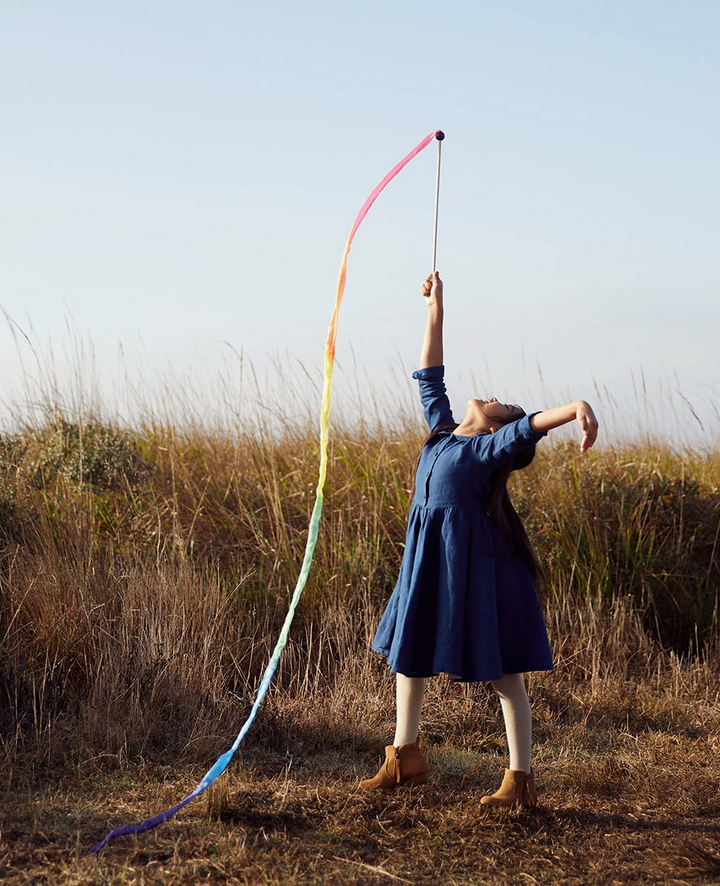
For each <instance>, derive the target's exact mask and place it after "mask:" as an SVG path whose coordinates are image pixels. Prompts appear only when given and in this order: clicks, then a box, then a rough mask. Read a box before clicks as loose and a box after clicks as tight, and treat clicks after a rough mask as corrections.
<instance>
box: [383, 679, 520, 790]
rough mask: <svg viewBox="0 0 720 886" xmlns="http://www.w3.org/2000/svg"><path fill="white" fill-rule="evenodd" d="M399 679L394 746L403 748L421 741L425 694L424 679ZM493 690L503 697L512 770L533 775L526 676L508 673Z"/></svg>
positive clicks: (503, 710)
mask: <svg viewBox="0 0 720 886" xmlns="http://www.w3.org/2000/svg"><path fill="white" fill-rule="evenodd" d="M396 677H397V687H396V692H397V721H396V727H395V738H394V739H393V745H394V746H395V747H399V746H400V745H404V744H413V743H414V742H416V741H417V737H418V729H419V727H420V712H421V710H422V703H423V697H424V695H425V680H424V678H423V677H406V676H405V675H404V674H396ZM492 685H493V689H494V690H495V691H496V692H497V694H498V695H499V697H500V705H501V707H502V712H503V719H504V720H505V733H506V735H507V742H508V750H509V752H510V766H509V768H510V769H515V770H519V769H523V770H524V771H525V772H527V773H528V774H529V773H530V748H531V744H532V716H531V713H530V702H529V701H528V697H527V692H526V691H525V681H524V680H523V677H522V674H505V676H504V677H503V678H502V679H501V680H493V681H492Z"/></svg>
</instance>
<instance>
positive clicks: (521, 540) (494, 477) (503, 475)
mask: <svg viewBox="0 0 720 886" xmlns="http://www.w3.org/2000/svg"><path fill="white" fill-rule="evenodd" d="M457 427H459V425H458V424H457V423H450V424H445V425H438V427H436V428H434V429H433V430H432V431H431V432H430V433H429V434H428V435H427V437H426V438H425V439H424V440H423V443H422V446H421V448H420V453H418V457H417V461H416V462H415V474H416V475H417V469H418V465H419V464H420V455H421V454H422V451H423V449H424V448H425V447H426V446H427V445H428V443H431V442H432V441H433V440H436V439H437V438H438V437H440V436H442V435H443V434H451V433H452V432H453V431H454V430H455V428H457ZM535 448H536V447H535V445H532V446H529V447H528V448H527V449H522V450H521V451H520V452H516V453H515V455H514V456H513V457H512V458H511V459H510V460H509V461H506V462H503V463H502V464H501V465H498V466H497V467H496V468H493V469H492V471H490V476H489V477H488V480H487V483H486V484H485V502H486V504H487V514H488V517H489V518H490V519H491V520H492V522H493V523H494V524H495V526H497V528H498V530H499V532H500V535H501V536H502V537H503V538H504V539H505V541H507V542H508V544H509V545H510V547H511V549H512V551H513V553H514V554H515V555H516V556H517V557H519V558H520V559H521V560H522V561H523V563H524V564H525V565H526V566H527V568H528V570H529V572H530V577H531V578H532V580H533V582H534V583H535V584H539V583H540V582H541V581H542V572H541V570H540V564H539V563H538V560H537V557H536V556H535V551H533V549H532V545H531V544H530V539H529V538H528V537H527V533H526V532H525V527H524V526H523V524H522V520H521V519H520V517H519V516H518V513H517V511H516V510H515V508H514V507H513V504H512V502H511V501H510V496H509V495H508V491H507V481H508V478H509V477H510V474H511V473H512V472H513V471H521V470H522V469H523V468H526V467H527V466H528V465H529V464H530V463H531V462H532V460H533V459H534V458H535Z"/></svg>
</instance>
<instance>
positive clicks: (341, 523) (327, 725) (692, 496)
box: [0, 397, 720, 766]
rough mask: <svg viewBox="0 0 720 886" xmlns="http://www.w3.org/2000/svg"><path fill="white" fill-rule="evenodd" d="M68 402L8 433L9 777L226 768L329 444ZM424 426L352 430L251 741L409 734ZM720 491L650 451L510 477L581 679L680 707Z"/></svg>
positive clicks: (700, 641) (548, 447)
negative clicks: (95, 761) (393, 617)
mask: <svg viewBox="0 0 720 886" xmlns="http://www.w3.org/2000/svg"><path fill="white" fill-rule="evenodd" d="M58 402H59V400H58V399H55V400H53V399H52V397H51V398H50V400H48V403H47V404H46V405H45V407H44V408H43V409H42V410H41V411H40V414H39V417H37V414H36V417H35V418H34V419H32V420H27V421H25V422H24V423H21V424H20V426H18V427H17V428H16V429H15V430H14V431H12V432H9V431H8V432H6V433H4V434H3V435H2V436H0V590H1V598H0V681H1V687H2V688H1V691H2V701H1V703H0V741H2V749H3V752H4V762H5V764H6V765H10V766H12V764H13V761H14V760H16V759H17V758H18V756H19V755H20V756H24V758H26V759H32V760H34V761H37V762H41V761H43V760H45V761H52V760H54V759H56V757H57V756H58V755H60V756H65V757H66V756H67V755H68V754H70V755H72V754H74V753H77V754H80V755H82V754H88V753H90V754H93V753H97V754H99V753H110V754H114V755H126V756H127V755H144V756H148V755H152V754H153V753H154V752H156V751H157V750H158V749H165V750H169V751H172V752H173V753H175V754H184V755H185V756H187V757H190V758H194V757H195V756H197V757H199V758H201V759H203V760H207V759H208V757H209V756H211V755H212V752H213V751H214V750H219V749H221V748H222V749H224V748H225V747H226V746H227V743H228V739H229V738H230V737H231V736H232V734H233V731H234V727H235V726H236V725H237V723H238V722H241V720H242V719H243V718H244V716H245V714H246V713H247V710H248V708H249V704H250V702H251V700H252V696H253V693H254V690H255V687H256V685H257V683H258V680H259V677H260V674H261V673H262V670H263V668H264V667H265V665H266V663H267V660H268V657H269V654H270V650H271V649H272V646H273V644H274V642H275V639H276V636H277V631H278V628H279V625H280V624H281V622H282V619H283V618H284V615H285V611H286V605H287V601H288V599H289V594H290V592H291V590H292V588H293V586H294V583H295V580H296V574H297V569H298V564H299V563H300V561H301V559H302V553H303V549H304V545H305V538H306V530H307V525H308V520H309V516H310V511H311V509H312V505H313V500H314V489H315V484H316V471H317V463H318V440H317V434H316V432H315V429H314V427H313V425H312V423H311V422H309V421H307V420H305V419H300V420H298V421H296V422H294V423H293V422H291V421H285V422H282V421H281V422H279V423H278V422H275V423H273V424H272V427H270V426H269V425H265V424H263V423H262V422H254V423H252V424H251V425H250V426H249V427H248V426H247V424H246V425H245V426H244V427H242V428H240V429H238V430H236V431H234V432H231V431H227V430H226V431H211V430H208V429H207V428H204V427H202V425H201V424H199V423H197V424H193V423H192V422H190V423H188V424H186V425H185V426H183V427H180V426H178V425H177V424H175V423H174V422H173V421H172V420H167V419H166V420H163V419H162V418H159V417H158V416H157V414H155V413H151V414H150V416H149V417H148V418H146V419H145V420H141V421H139V422H138V424H137V427H135V428H134V429H128V428H127V427H123V426H121V425H120V424H119V423H118V422H113V421H108V420H101V419H99V418H98V417H97V412H96V411H93V410H92V409H85V410H83V409H80V410H70V409H67V408H62V407H61V406H59V405H57V404H58ZM423 433H424V431H423V428H422V426H421V425H420V423H419V422H418V421H417V420H416V419H415V418H413V417H410V416H408V415H402V414H400V415H398V414H395V415H394V416H393V417H392V418H391V419H387V418H385V419H383V420H376V421H374V422H372V423H362V422H359V423H356V424H354V425H352V424H347V425H346V426H345V427H341V428H340V429H337V428H336V429H335V430H334V432H333V434H332V438H331V446H330V467H329V473H328V482H327V486H326V504H325V510H324V514H323V522H322V530H321V534H320V540H319V543H318V546H317V550H316V555H315V560H314V563H313V567H312V570H311V574H310V578H309V581H308V585H307V589H306V591H305V595H304V598H303V600H302V603H301V607H300V610H299V612H298V616H297V619H296V624H295V625H294V627H293V631H292V640H291V642H290V644H289V646H288V649H287V651H286V654H285V657H284V658H283V661H282V665H281V668H280V671H279V673H278V677H277V680H276V684H275V688H274V690H273V692H272V693H271V695H270V697H269V699H268V703H267V705H266V707H265V709H264V710H263V713H262V714H261V716H260V717H259V719H258V722H257V725H256V727H255V730H254V739H251V740H264V739H265V738H268V737H269V736H272V737H273V740H275V741H280V742H282V741H283V740H284V739H283V737H284V736H285V737H288V736H290V735H292V736H293V737H294V740H296V741H297V740H301V741H303V742H305V743H309V744H313V743H320V742H322V743H324V744H327V743H328V742H330V743H336V744H337V745H338V746H340V745H342V744H343V743H350V744H354V745H355V744H357V743H360V744H362V745H366V744H371V743H372V742H373V741H374V740H375V737H376V736H377V734H378V731H379V730H381V729H385V728H386V727H387V729H388V730H389V725H388V724H389V722H390V719H391V714H392V711H391V707H392V706H391V703H390V695H389V694H388V693H389V692H390V691H391V690H390V688H389V686H390V684H389V682H388V681H386V680H384V679H383V673H384V666H383V665H382V664H381V663H380V662H379V661H378V660H377V659H376V657H374V656H373V654H372V653H371V652H370V650H369V646H370V641H371V637H372V634H373V631H374V626H375V624H376V622H377V620H378V618H379V614H380V612H381V609H382V606H383V603H384V601H385V600H386V598H387V596H388V594H389V592H390V591H391V589H392V586H393V583H394V579H395V576H396V573H397V569H398V566H399V563H400V558H401V554H402V545H403V540H404V530H405V518H406V514H407V510H408V507H409V501H410V497H411V492H412V483H413V464H414V459H415V456H416V453H417V450H418V447H419V445H420V442H421V439H422V437H423ZM719 490H720V451H713V452H704V453H700V452H693V451H691V450H688V451H683V452H677V451H673V450H672V449H670V447H669V446H666V445H664V444H661V443H652V442H647V443H645V444H634V445H630V444H628V445H622V446H619V447H617V448H613V447H607V446H605V447H601V448H599V449H597V450H594V451H592V452H591V453H589V454H588V455H586V456H580V454H579V453H578V452H577V449H576V446H575V445H574V444H572V445H571V444H570V443H560V444H557V445H555V446H553V445H552V444H550V443H546V444H543V447H542V448H541V451H540V452H539V455H538V457H537V459H536V461H535V463H534V464H533V465H532V466H531V468H530V469H529V470H527V471H524V472H521V473H520V474H519V475H517V476H516V477H515V478H514V480H513V498H514V501H515V504H516V507H517V508H518V510H519V512H520V514H521V516H522V517H523V519H524V521H525V523H526V526H527V528H528V532H529V535H530V537H531V540H532V542H533V543H534V545H535V548H536V550H537V553H538V555H539V559H540V560H541V562H542V563H543V564H544V567H545V573H546V582H545V588H544V591H543V597H544V603H545V608H546V612H547V619H548V625H549V630H550V633H551V637H552V642H553V646H554V649H555V653H556V656H557V658H558V661H560V662H562V664H563V667H564V668H565V669H566V673H570V674H575V675H576V677H577V679H578V680H584V681H587V680H590V681H592V680H594V679H599V678H600V677H602V678H603V679H605V678H607V676H608V675H612V674H615V675H617V677H618V678H619V679H623V680H627V679H629V678H632V679H634V680H639V681H641V682H642V681H643V680H646V681H650V682H652V681H657V680H666V679H670V680H671V679H675V680H676V681H679V682H678V683H677V685H678V692H683V691H685V689H686V688H687V683H683V682H682V680H680V678H679V677H678V676H677V675H678V673H679V671H678V662H679V661H681V660H685V661H691V660H692V661H694V662H695V663H696V665H694V666H693V667H696V668H697V667H699V668H701V669H702V668H703V667H707V666H708V662H709V661H710V660H711V659H713V658H714V657H716V656H717V654H718V648H719V644H718V639H719V636H720V634H719V631H718V590H719V588H720V566H719V565H718V556H717V554H718V542H719V539H720V491H719ZM691 672H692V673H695V672H696V671H693V669H692V668H691V669H690V670H689V671H686V672H685V673H686V677H684V678H683V680H687V679H691V678H690V677H687V674H688V673H691ZM673 675H674V676H673ZM532 680H533V681H534V685H535V688H536V690H537V692H539V693H542V691H543V682H542V678H541V677H534V678H532ZM681 684H682V685H681ZM603 685H606V684H603ZM433 691H435V692H438V693H441V694H442V693H443V692H447V691H450V690H449V689H448V688H447V686H445V684H444V683H442V681H440V683H439V684H438V688H437V689H436V690H433ZM318 698H322V699H323V700H324V704H323V705H322V706H313V705H311V704H309V700H310V699H318ZM431 705H432V702H431ZM430 710H432V706H431V707H430ZM461 719H462V717H461ZM429 722H430V725H429V726H428V727H427V728H429V729H432V716H430V721H429ZM229 724H232V725H229ZM456 725H457V728H458V729H461V730H462V729H465V728H466V727H465V726H463V725H462V723H460V722H459V723H458V724H456Z"/></svg>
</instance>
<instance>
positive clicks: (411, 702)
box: [393, 674, 425, 748]
mask: <svg viewBox="0 0 720 886" xmlns="http://www.w3.org/2000/svg"><path fill="white" fill-rule="evenodd" d="M395 676H396V678H397V684H396V689H395V692H396V700H397V719H396V721H395V738H394V739H393V746H394V747H396V748H397V747H400V746H401V745H405V744H414V743H415V742H416V741H417V738H418V729H419V728H420V712H421V711H422V704H423V698H424V697H425V679H424V678H423V677H406V676H405V675H404V674H396V675H395Z"/></svg>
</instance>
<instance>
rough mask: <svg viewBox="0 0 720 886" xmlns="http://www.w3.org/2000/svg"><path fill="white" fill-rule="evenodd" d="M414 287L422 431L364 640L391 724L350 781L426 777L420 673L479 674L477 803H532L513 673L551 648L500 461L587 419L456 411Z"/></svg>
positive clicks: (519, 460)
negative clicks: (481, 763) (495, 701)
mask: <svg viewBox="0 0 720 886" xmlns="http://www.w3.org/2000/svg"><path fill="white" fill-rule="evenodd" d="M422 294H423V296H424V297H425V299H426V301H427V307H428V319H427V326H426V330H425V337H424V340H423V346H422V353H421V357H420V368H419V369H418V370H417V371H416V372H415V373H413V377H414V378H416V379H417V380H418V381H419V384H420V399H421V401H422V404H423V407H424V410H425V418H426V420H427V424H428V427H429V429H430V435H429V437H428V438H427V439H426V441H425V443H424V445H423V448H422V451H421V454H420V458H419V461H418V466H417V473H416V477H415V496H414V499H413V503H412V508H411V510H410V516H409V519H408V529H407V537H406V543H405V552H404V554H403V559H402V565H401V567H400V574H399V576H398V581H397V585H396V587H395V590H394V591H393V593H392V596H391V597H390V600H389V601H388V605H387V607H386V609H385V612H384V614H383V617H382V619H381V621H380V625H379V627H378V630H377V633H376V635H375V640H374V642H373V649H374V650H375V651H376V652H379V653H381V654H382V655H384V656H386V657H387V661H388V665H389V667H390V669H391V671H392V672H393V673H395V674H396V680H397V696H396V697H397V721H396V730H395V737H394V740H393V743H392V745H388V747H386V749H385V762H384V763H383V765H382V766H381V767H380V771H379V772H378V773H377V775H376V776H374V778H370V779H366V780H364V781H362V782H361V787H363V788H364V789H366V790H389V789H392V788H395V787H397V786H398V785H401V784H424V783H425V782H426V781H427V773H428V767H427V764H426V762H425V760H424V759H423V757H422V755H421V753H420V751H419V749H418V745H417V737H418V729H419V725H420V712H421V708H422V702H423V696H424V692H425V678H426V677H430V676H433V675H435V674H439V673H445V674H449V675H450V676H451V677H452V678H454V679H457V680H463V681H490V682H492V685H493V687H494V688H495V690H496V691H497V693H498V695H499V697H500V704H501V707H502V712H503V717H504V720H505V730H506V733H507V740H508V750H509V754H510V761H509V767H508V769H506V770H505V777H504V779H503V782H502V785H501V787H500V789H499V790H498V791H497V792H496V793H495V794H492V795H488V796H486V797H483V798H482V799H481V801H480V802H481V803H484V804H486V805H490V806H507V807H512V806H519V807H532V806H535V805H536V802H537V795H536V792H535V785H534V779H533V775H532V768H531V764H530V753H531V740H532V721H531V714H530V703H529V701H528V697H527V693H526V691H525V683H524V680H523V676H522V675H523V673H524V672H525V671H538V670H548V669H550V668H552V658H551V655H550V646H549V643H548V637H547V631H546V629H545V622H544V619H543V615H542V611H541V608H540V603H539V601H538V596H537V592H536V590H535V586H534V583H533V580H534V579H536V578H537V574H538V568H537V563H536V560H535V557H534V554H533V551H532V548H531V547H530V544H529V542H528V539H527V536H526V534H525V530H524V529H523V526H522V523H521V522H520V519H519V517H518V516H517V514H516V512H515V510H514V508H513V507H512V505H511V503H510V499H509V497H508V494H507V487H506V484H507V479H508V477H509V475H510V472H511V471H513V470H518V469H520V468H523V467H526V466H527V465H528V464H530V462H531V461H532V458H533V456H534V454H535V445H536V444H537V443H538V441H539V440H541V439H542V437H544V436H545V434H547V432H548V431H550V430H552V429H553V428H557V427H560V426H561V425H564V424H567V423H568V422H571V421H574V420H576V421H577V422H578V424H579V425H580V430H581V432H582V435H583V436H582V442H581V444H580V449H581V451H582V452H586V451H587V450H588V449H589V448H590V447H591V446H592V445H593V443H594V442H595V438H596V437H597V429H598V423H597V419H596V418H595V415H594V414H593V411H592V409H591V407H590V406H589V405H588V404H587V403H586V402H585V401H584V400H577V401H575V402H574V403H568V404H566V405H565V406H560V407H558V408H556V409H549V410H547V411H545V412H538V413H535V414H534V415H530V416H528V415H526V414H525V412H524V411H523V410H522V409H521V408H520V407H519V406H514V405H508V404H503V403H498V401H497V400H496V399H495V398H491V399H488V400H468V402H467V407H466V411H465V415H464V417H463V419H462V420H461V421H460V422H459V423H458V422H456V421H455V420H454V419H453V415H452V412H451V410H450V403H449V401H448V398H447V395H446V393H445V385H444V382H443V370H444V367H443V365H442V364H443V333H442V327H443V284H442V281H441V280H440V277H439V275H438V274H437V272H435V273H434V274H431V275H429V276H428V278H427V279H426V280H425V282H424V283H423V287H422Z"/></svg>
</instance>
